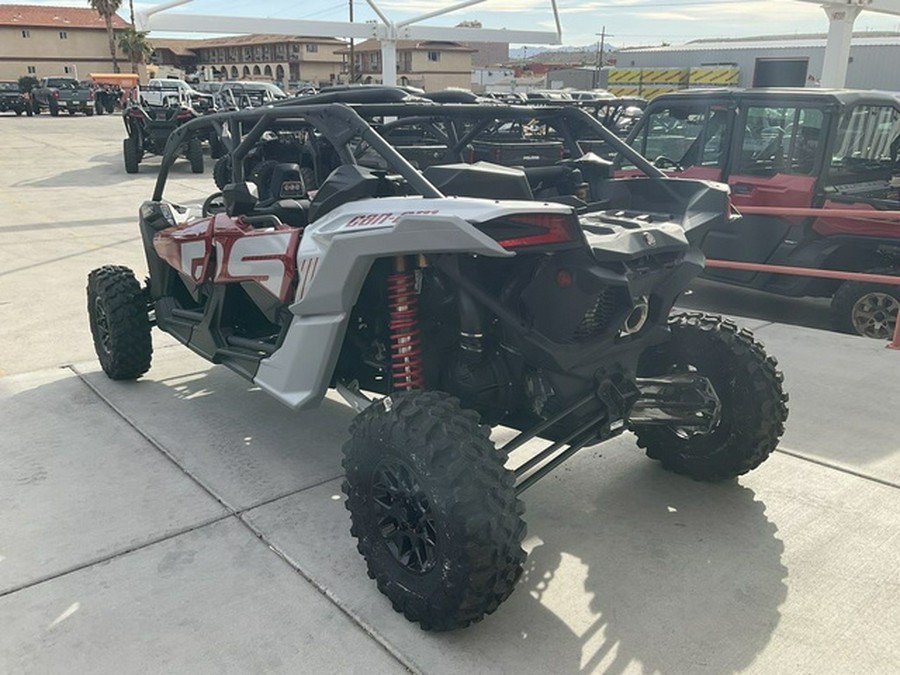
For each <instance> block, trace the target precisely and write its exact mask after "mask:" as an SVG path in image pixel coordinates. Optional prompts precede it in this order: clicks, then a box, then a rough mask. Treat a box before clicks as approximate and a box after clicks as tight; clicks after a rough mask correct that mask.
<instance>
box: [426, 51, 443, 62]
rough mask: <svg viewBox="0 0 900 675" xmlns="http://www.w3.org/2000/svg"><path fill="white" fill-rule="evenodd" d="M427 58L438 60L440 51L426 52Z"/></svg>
mask: <svg viewBox="0 0 900 675" xmlns="http://www.w3.org/2000/svg"><path fill="white" fill-rule="evenodd" d="M428 60H429V61H435V62H437V61H440V60H441V53H440V52H428Z"/></svg>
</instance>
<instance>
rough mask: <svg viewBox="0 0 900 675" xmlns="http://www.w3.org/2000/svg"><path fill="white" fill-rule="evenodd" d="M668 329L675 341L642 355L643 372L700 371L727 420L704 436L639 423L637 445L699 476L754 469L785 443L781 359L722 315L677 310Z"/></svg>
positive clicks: (677, 469) (673, 466) (722, 419)
mask: <svg viewBox="0 0 900 675" xmlns="http://www.w3.org/2000/svg"><path fill="white" fill-rule="evenodd" d="M669 328H670V329H671V331H672V338H671V340H670V341H669V342H668V343H666V344H664V345H662V346H660V347H658V348H656V349H654V350H652V351H650V352H648V353H647V354H645V355H643V356H642V357H641V364H640V367H639V375H640V376H641V377H652V376H654V375H664V374H668V373H673V372H685V371H688V370H691V369H693V370H695V371H696V372H697V373H698V374H699V375H703V376H705V377H706V378H708V379H709V381H710V384H712V386H713V389H715V391H716V394H717V395H718V397H719V401H720V403H721V413H720V419H719V422H718V424H717V425H716V426H715V427H714V428H713V429H712V430H711V431H709V432H708V433H703V434H690V433H687V432H685V431H684V430H679V429H673V428H670V427H663V426H653V425H647V426H635V427H634V428H633V429H632V430H633V431H634V433H635V435H636V436H637V443H638V446H639V447H641V448H644V449H645V450H646V451H647V456H648V457H649V458H651V459H655V460H657V461H659V462H660V463H662V465H663V468H665V469H668V470H669V471H674V472H675V473H681V474H685V475H687V476H690V477H691V478H694V479H696V480H705V481H719V480H726V479H729V478H734V477H736V476H739V475H741V474H745V473H747V472H748V471H750V470H752V469H755V468H756V467H758V466H759V465H760V464H762V463H763V462H764V461H765V460H766V459H767V458H768V457H769V455H770V454H771V453H772V451H773V450H774V449H775V447H776V446H777V445H778V439H779V438H780V437H781V435H782V434H783V433H784V422H785V420H786V419H787V416H788V409H787V405H786V404H787V400H788V396H787V394H785V393H784V390H783V389H782V381H783V380H784V377H783V376H782V374H781V372H780V371H779V370H778V369H777V365H778V362H777V361H776V360H775V359H774V358H772V357H771V356H768V355H766V352H765V350H764V349H763V346H762V344H760V343H759V342H757V341H756V340H755V339H754V338H753V334H752V333H751V332H750V331H748V330H746V329H740V328H738V327H737V325H736V324H735V323H734V322H732V321H728V320H726V319H723V318H722V317H719V316H715V315H707V314H701V313H697V312H691V313H686V314H677V315H673V316H672V317H671V318H670V319H669Z"/></svg>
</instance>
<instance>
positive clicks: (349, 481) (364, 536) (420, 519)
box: [343, 392, 525, 631]
mask: <svg viewBox="0 0 900 675" xmlns="http://www.w3.org/2000/svg"><path fill="white" fill-rule="evenodd" d="M489 435H490V430H489V428H488V427H483V426H480V425H479V424H478V415H477V413H474V412H472V411H466V410H463V409H462V408H460V406H459V401H457V399H455V398H452V397H450V396H449V395H447V394H444V393H441V392H407V393H399V394H396V395H394V396H392V397H390V398H386V399H383V400H382V401H381V402H379V403H377V404H375V405H372V406H371V407H370V408H368V409H367V410H366V411H364V412H363V413H362V414H360V415H359V416H358V417H357V418H356V419H355V420H354V422H353V424H352V425H351V437H350V440H349V441H347V443H346V444H345V445H344V463H343V464H344V470H345V472H346V480H345V481H344V485H343V490H344V492H345V493H346V495H347V500H346V507H347V509H348V510H349V511H350V515H351V518H352V527H351V530H350V532H351V534H352V535H353V536H354V537H356V539H357V549H358V550H359V552H360V553H362V554H363V556H364V557H365V559H366V564H367V566H368V572H369V576H370V577H371V578H373V579H375V581H376V583H377V585H378V590H380V591H381V592H382V593H384V594H385V595H386V596H387V597H388V598H390V600H391V603H392V604H393V606H394V609H395V610H396V611H398V612H401V613H402V614H404V616H406V618H407V619H409V620H410V621H414V622H418V623H419V624H420V626H421V627H422V628H423V629H425V630H435V631H442V630H452V629H455V628H462V627H465V626H468V625H469V624H471V623H473V622H475V621H479V620H481V619H482V618H483V617H484V616H485V615H487V614H490V613H491V612H493V611H494V610H496V609H497V607H499V605H500V603H501V602H503V601H504V600H505V599H506V598H507V597H509V595H510V593H512V591H513V589H514V588H515V585H516V581H517V580H518V578H519V576H520V575H521V572H522V566H523V564H524V561H525V552H524V551H523V550H522V546H521V542H522V539H523V537H524V536H525V523H524V522H523V521H522V519H521V517H520V514H521V513H522V508H521V502H519V501H518V499H517V498H516V492H515V487H514V482H515V477H514V475H513V473H512V472H511V471H508V470H507V469H505V468H504V466H503V464H504V460H503V457H502V455H501V453H499V452H498V451H497V449H496V448H495V447H494V445H493V443H491V441H490V438H489Z"/></svg>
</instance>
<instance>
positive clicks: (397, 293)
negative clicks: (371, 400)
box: [387, 272, 425, 390]
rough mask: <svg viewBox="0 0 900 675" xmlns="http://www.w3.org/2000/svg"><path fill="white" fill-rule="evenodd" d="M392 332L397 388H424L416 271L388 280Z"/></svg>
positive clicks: (393, 364) (392, 360)
mask: <svg viewBox="0 0 900 675" xmlns="http://www.w3.org/2000/svg"><path fill="white" fill-rule="evenodd" d="M387 292H388V310H389V312H390V322H389V324H388V325H389V328H390V332H391V376H392V377H391V379H392V382H393V385H394V389H400V390H405V389H421V388H422V387H423V386H424V384H425V371H424V369H423V366H422V345H421V343H420V341H419V317H418V314H419V299H418V298H417V297H416V275H415V273H414V272H397V273H396V274H391V275H389V276H388V279H387Z"/></svg>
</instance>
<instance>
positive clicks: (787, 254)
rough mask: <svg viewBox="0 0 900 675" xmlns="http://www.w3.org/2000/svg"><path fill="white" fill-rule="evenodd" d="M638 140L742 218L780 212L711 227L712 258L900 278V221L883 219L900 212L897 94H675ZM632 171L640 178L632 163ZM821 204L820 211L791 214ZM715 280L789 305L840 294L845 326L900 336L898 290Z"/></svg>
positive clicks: (660, 162) (838, 309) (742, 274)
mask: <svg viewBox="0 0 900 675" xmlns="http://www.w3.org/2000/svg"><path fill="white" fill-rule="evenodd" d="M629 142H630V143H632V144H633V145H634V147H635V149H637V150H638V152H640V153H641V154H643V155H646V156H647V157H652V158H653V161H654V163H655V164H656V166H658V167H659V168H661V169H665V170H666V172H667V173H670V174H672V175H677V176H680V177H682V178H702V179H705V180H715V181H722V182H727V183H728V184H729V185H730V187H731V196H732V202H733V204H734V206H735V208H737V209H738V210H743V209H747V210H748V211H750V210H751V209H753V208H758V207H767V208H769V209H771V210H772V211H774V213H766V214H758V213H756V214H750V213H747V214H745V216H744V218H741V219H739V220H735V221H728V222H723V223H722V225H721V227H716V228H714V229H712V230H711V231H710V232H709V234H708V235H707V236H706V237H705V239H704V240H703V241H702V242H701V243H700V247H701V249H702V250H703V252H704V253H705V254H706V255H707V256H709V258H710V259H718V260H721V261H733V262H736V263H738V264H741V263H751V264H753V263H756V264H766V265H781V266H787V267H805V268H809V269H811V270H829V271H843V272H864V273H865V272H868V273H872V274H878V275H883V276H895V277H897V276H900V225H898V223H897V221H896V220H894V221H893V222H891V221H889V220H886V219H884V218H882V219H879V218H878V215H879V214H878V213H877V212H878V211H898V210H900V157H898V152H900V102H898V100H897V98H896V97H895V96H894V95H893V94H891V93H888V92H875V91H851V90H827V91H824V90H821V89H748V90H733V89H728V90H726V89H708V90H695V91H684V92H677V93H672V94H664V95H662V96H658V97H657V98H655V99H654V100H653V102H652V103H651V104H650V105H649V106H648V108H647V111H646V113H645V115H644V117H643V119H642V120H641V121H640V122H639V123H638V124H637V125H636V127H635V128H634V130H633V131H632V133H631V135H630V136H629ZM622 169H623V171H622V175H628V173H630V171H629V170H628V167H627V163H625V164H623V165H622ZM810 208H813V209H817V210H818V212H814V213H815V215H811V216H806V215H803V216H794V215H790V214H789V213H784V212H783V211H784V209H810ZM778 211H782V213H778ZM848 213H850V214H859V215H854V216H853V217H848V215H847V214H848ZM868 214H871V215H872V217H868ZM704 276H706V277H708V278H710V279H712V280H714V281H716V282H720V283H725V284H731V285H736V286H744V287H747V288H753V289H757V290H761V291H766V292H769V293H777V294H779V295H785V296H790V297H822V298H831V313H832V324H833V326H834V328H835V329H836V330H839V331H841V332H845V333H852V334H858V335H863V336H865V337H870V338H875V339H879V340H888V339H890V338H891V337H892V336H893V335H894V330H895V325H896V322H897V313H898V309H900V285H897V284H893V283H872V282H861V281H843V280H841V279H836V278H820V277H817V276H791V275H786V274H772V273H771V272H769V271H752V270H746V269H729V268H720V267H712V266H710V267H708V268H707V269H706V270H705V272H704ZM873 281H874V280H873ZM888 281H890V280H888ZM898 281H900V279H898Z"/></svg>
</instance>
